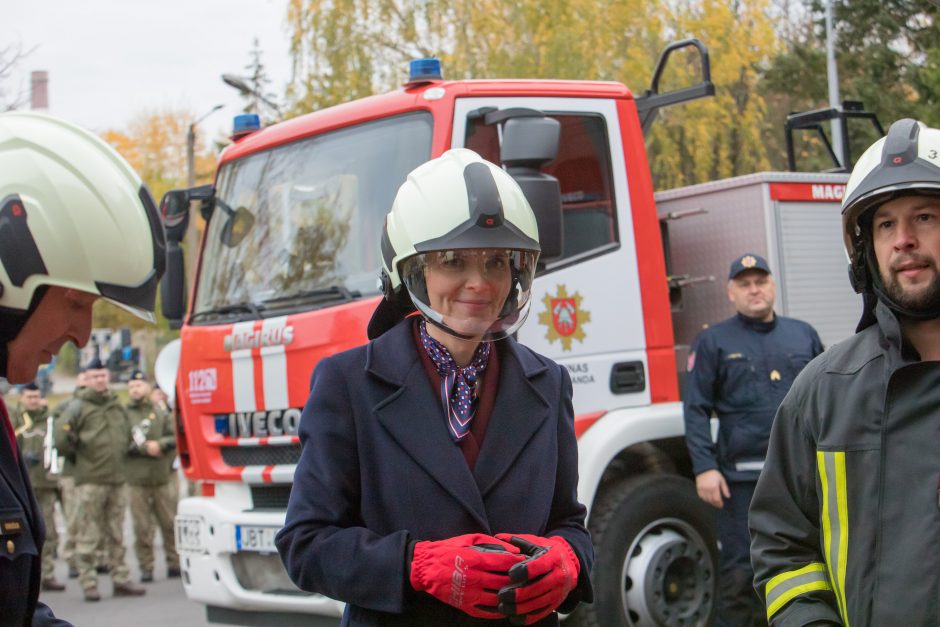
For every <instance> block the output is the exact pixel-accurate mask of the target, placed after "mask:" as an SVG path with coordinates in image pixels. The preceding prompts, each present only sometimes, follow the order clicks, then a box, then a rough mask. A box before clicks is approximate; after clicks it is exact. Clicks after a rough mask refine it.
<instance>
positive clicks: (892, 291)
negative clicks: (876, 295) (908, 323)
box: [881, 255, 940, 315]
mask: <svg viewBox="0 0 940 627" xmlns="http://www.w3.org/2000/svg"><path fill="white" fill-rule="evenodd" d="M916 259H917V261H923V262H925V263H927V264H929V267H930V269H932V270H933V271H934V276H933V279H932V280H931V281H930V283H929V284H927V285H926V286H925V287H924V288H923V289H921V290H918V291H917V292H916V293H911V292H910V290H911V288H907V290H905V288H904V287H903V286H902V285H901V283H900V281H899V280H898V278H897V275H896V274H895V273H894V272H893V271H890V270H889V271H888V272H882V273H881V282H882V284H883V285H884V291H885V294H886V295H887V296H888V297H889V298H890V299H891V300H892V301H894V302H895V303H896V304H897V305H899V306H900V307H901V308H902V309H906V310H908V311H910V312H914V313H923V314H929V313H931V312H936V313H937V314H938V315H940V273H937V271H936V270H937V268H936V264H934V263H933V261H932V260H930V259H926V258H923V257H920V256H919V255H918V256H917V257H916Z"/></svg>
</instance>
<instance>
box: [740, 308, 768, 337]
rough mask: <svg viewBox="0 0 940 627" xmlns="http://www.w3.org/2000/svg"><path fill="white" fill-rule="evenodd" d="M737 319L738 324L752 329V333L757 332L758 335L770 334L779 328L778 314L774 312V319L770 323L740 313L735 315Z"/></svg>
mask: <svg viewBox="0 0 940 627" xmlns="http://www.w3.org/2000/svg"><path fill="white" fill-rule="evenodd" d="M735 317H736V318H737V319H738V322H739V323H741V324H742V325H744V326H745V327H747V328H748V329H751V330H752V331H757V332H758V333H769V332H770V331H773V330H774V328H775V327H776V326H777V318H778V317H779V316H777V313H776V312H774V317H773V318H772V319H771V320H770V321H769V322H765V321H763V320H758V319H757V318H751V317H750V316H745V315H744V314H743V313H741V312H740V311H739V312H738V313H736V314H735Z"/></svg>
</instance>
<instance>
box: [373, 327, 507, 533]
mask: <svg viewBox="0 0 940 627" xmlns="http://www.w3.org/2000/svg"><path fill="white" fill-rule="evenodd" d="M411 324H412V322H411V320H406V321H405V322H402V323H400V324H398V325H397V326H396V327H395V328H393V329H392V330H390V331H388V332H387V333H385V334H384V335H382V336H381V337H379V338H378V339H377V340H375V342H373V343H372V344H371V345H370V346H369V348H368V351H369V354H368V359H367V363H366V369H367V370H368V371H369V372H370V373H371V374H373V375H375V376H377V377H379V378H381V379H383V380H385V381H386V382H388V383H389V384H391V385H392V386H393V387H394V391H393V392H392V393H391V394H389V395H388V396H387V397H385V398H384V399H383V400H382V401H380V402H379V403H378V404H377V405H376V406H375V407H374V408H373V413H374V414H375V416H376V418H377V420H378V421H379V423H380V424H381V425H382V426H383V427H384V428H385V429H386V430H387V431H388V433H389V435H391V437H392V439H393V440H395V442H396V443H397V444H398V445H399V446H400V447H401V448H402V449H403V450H404V451H405V452H406V453H408V455H410V456H411V457H412V458H413V459H414V460H415V462H416V463H417V464H418V465H419V466H421V468H423V469H424V471H425V472H427V473H428V474H429V475H430V476H431V477H433V478H434V480H435V481H437V482H438V483H439V484H440V485H441V486H442V487H443V488H444V489H445V490H446V491H447V492H448V493H450V494H451V496H453V497H454V499H455V500H457V501H458V502H459V503H460V504H461V505H463V506H464V508H466V509H467V511H468V512H470V513H471V514H472V515H473V517H474V518H475V519H476V520H477V522H479V523H480V524H481V525H482V526H483V528H485V529H489V522H488V521H487V518H486V512H485V510H484V508H483V499H482V497H481V496H480V490H479V488H478V487H477V484H476V482H475V481H474V479H473V475H472V474H471V473H470V469H469V468H468V467H467V462H466V460H464V457H463V453H462V452H461V451H460V448H459V447H458V446H456V445H455V444H454V441H453V440H452V439H451V438H450V435H449V434H448V433H447V428H446V425H445V424H444V416H443V410H442V409H441V404H440V400H439V399H438V397H437V395H436V394H435V393H434V390H432V389H431V385H430V384H429V382H428V379H427V375H426V373H425V371H424V366H423V365H422V364H421V360H420V358H419V356H418V353H417V349H416V348H415V345H414V341H413V338H412V330H411Z"/></svg>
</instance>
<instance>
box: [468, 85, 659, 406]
mask: <svg viewBox="0 0 940 627" xmlns="http://www.w3.org/2000/svg"><path fill="white" fill-rule="evenodd" d="M484 107H486V108H492V107H496V108H499V109H507V108H514V107H522V108H528V109H536V110H539V111H542V112H545V113H546V114H547V115H549V116H550V117H552V118H555V119H556V120H558V121H559V123H560V124H561V138H560V143H559V151H558V156H557V158H556V159H555V160H553V161H551V162H550V163H548V164H547V165H546V166H545V167H544V168H543V171H544V172H546V173H548V174H551V175H552V176H554V177H556V178H557V179H558V180H559V183H560V187H561V194H562V212H563V230H564V247H563V254H562V255H561V257H559V258H556V259H552V260H548V261H547V263H546V264H545V267H544V268H543V269H542V270H541V271H540V273H539V275H538V277H537V278H536V282H535V286H534V288H533V293H532V304H531V309H530V312H529V319H528V322H527V323H526V324H525V326H524V327H523V328H522V329H521V330H520V331H519V340H520V341H521V342H522V343H524V344H526V345H527V346H530V347H531V348H533V349H534V350H536V351H537V352H539V353H542V354H544V355H547V356H549V357H551V358H552V359H554V360H556V361H557V362H559V363H561V364H563V365H564V366H566V367H567V368H568V370H569V373H570V375H571V379H572V382H573V384H574V390H575V394H574V404H575V413H576V414H581V413H586V412H591V411H599V410H604V409H612V408H614V407H626V406H638V405H646V404H648V403H649V402H650V394H649V391H648V389H647V385H646V381H648V377H647V353H646V348H647V347H646V336H645V331H644V317H643V310H642V306H641V294H640V289H641V286H640V283H639V278H638V272H637V255H636V248H635V245H634V240H635V238H634V229H633V220H632V214H631V206H630V196H629V193H628V182H627V179H626V175H625V172H626V168H625V163H624V151H623V145H622V138H621V133H620V127H619V124H618V118H617V107H616V102H615V101H613V100H607V99H589V98H528V97H526V98H461V99H458V100H457V102H456V104H455V109H454V112H455V113H454V126H453V129H454V130H453V137H452V144H451V145H452V146H453V147H455V148H456V147H466V148H470V149H472V150H474V151H476V152H478V153H479V154H481V155H482V156H483V157H484V158H485V159H487V160H489V161H492V162H494V163H500V159H499V129H498V127H497V126H495V125H492V126H491V125H487V124H485V122H484V120H483V118H482V117H481V116H479V115H476V112H478V111H480V110H481V108H484Z"/></svg>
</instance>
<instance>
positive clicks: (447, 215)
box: [369, 148, 540, 341]
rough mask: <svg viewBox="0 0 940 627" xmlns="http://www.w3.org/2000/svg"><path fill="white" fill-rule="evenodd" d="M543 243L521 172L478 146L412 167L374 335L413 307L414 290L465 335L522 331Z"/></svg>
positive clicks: (398, 208) (394, 215)
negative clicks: (483, 154) (516, 174)
mask: <svg viewBox="0 0 940 627" xmlns="http://www.w3.org/2000/svg"><path fill="white" fill-rule="evenodd" d="M539 251H540V248H539V241H538V225H537V223H536V219H535V214H534V213H533V212H532V208H531V207H530V206H529V203H528V201H527V200H526V198H525V195H524V194H523V192H522V189H521V188H520V187H519V185H518V184H517V183H516V182H515V181H514V180H513V178H512V177H511V176H510V175H509V174H507V173H506V172H505V171H504V170H502V169H501V168H499V167H498V166H496V165H494V164H492V163H489V162H487V161H484V160H483V159H482V158H480V156H479V155H477V154H476V153H475V152H473V151H471V150H466V149H460V148H459V149H454V150H450V151H448V152H445V153H444V154H443V155H441V156H440V157H438V158H437V159H433V160H431V161H428V162H427V163H425V164H423V165H421V166H419V167H418V168H416V169H415V170H414V171H412V172H411V173H410V174H409V175H408V178H407V180H406V181H405V182H404V184H402V186H401V187H400V188H399V190H398V195H397V196H396V197H395V202H394V203H393V204H392V209H391V211H389V213H388V216H386V219H385V228H384V229H383V233H382V242H381V252H382V260H383V268H382V287H383V291H384V292H385V296H386V300H384V301H383V302H382V303H381V304H380V305H379V308H378V309H377V310H376V314H375V315H374V316H373V322H372V323H370V329H369V334H370V337H375V336H377V335H380V334H381V332H383V331H384V330H387V328H388V327H390V326H391V325H392V324H394V323H395V322H397V321H398V319H400V318H401V317H402V315H404V312H405V311H407V309H408V308H410V307H407V306H406V307H403V306H402V305H403V302H404V301H405V296H406V295H407V297H408V298H410V301H411V303H410V304H413V305H414V307H416V308H417V309H418V311H419V312H420V313H421V315H423V316H424V317H425V318H426V319H427V320H428V321H429V322H431V323H433V324H435V325H436V326H438V327H440V328H441V329H444V330H445V331H446V332H448V333H450V334H451V335H454V336H456V337H460V338H463V339H475V340H482V341H491V340H497V339H500V338H503V337H506V336H507V335H510V334H512V333H513V332H515V331H516V330H517V329H518V328H519V327H520V326H522V323H523V322H525V318H526V316H527V315H528V311H529V306H530V297H531V292H532V280H533V278H534V277H535V266H536V262H537V261H538V256H539ZM396 301H397V307H398V311H397V313H396V312H393V310H394V309H395V307H396ZM383 316H384V318H385V321H384V323H382V324H378V322H379V320H380V319H381V318H383Z"/></svg>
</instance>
